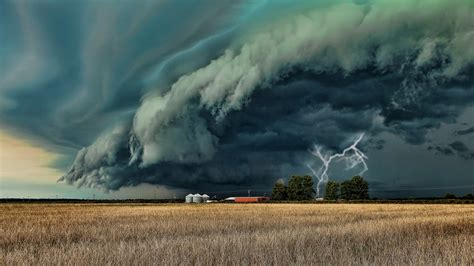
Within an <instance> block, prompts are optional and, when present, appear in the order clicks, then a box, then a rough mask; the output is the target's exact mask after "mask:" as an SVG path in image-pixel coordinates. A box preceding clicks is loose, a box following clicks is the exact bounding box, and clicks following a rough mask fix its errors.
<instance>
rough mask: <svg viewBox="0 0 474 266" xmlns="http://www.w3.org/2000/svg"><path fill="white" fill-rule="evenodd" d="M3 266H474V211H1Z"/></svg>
mask: <svg viewBox="0 0 474 266" xmlns="http://www.w3.org/2000/svg"><path fill="white" fill-rule="evenodd" d="M0 264H1V265H11V264H33V265H37V264H43V265H44V264H47V265H51V264H81V265H83V264H156V265H190V264H191V265H249V264H252V265H310V264H313V265H314V264H338V265H347V264H373V265H382V264H392V265H393V264H417V265H419V264H424V265H440V264H443V265H469V264H474V205H434V204H433V205H429V204H426V205H424V204H400V205H398V204H208V205H205V204H201V205H186V204H19V203H17V204H0Z"/></svg>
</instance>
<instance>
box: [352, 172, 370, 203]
mask: <svg viewBox="0 0 474 266" xmlns="http://www.w3.org/2000/svg"><path fill="white" fill-rule="evenodd" d="M351 183H352V189H353V191H352V194H353V197H354V199H364V200H365V199H369V183H367V181H365V180H364V178H362V176H354V177H352V179H351Z"/></svg>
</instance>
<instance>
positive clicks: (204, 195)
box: [201, 194, 209, 202]
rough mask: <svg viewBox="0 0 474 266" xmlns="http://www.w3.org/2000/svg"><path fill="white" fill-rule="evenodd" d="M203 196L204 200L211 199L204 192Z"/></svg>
mask: <svg viewBox="0 0 474 266" xmlns="http://www.w3.org/2000/svg"><path fill="white" fill-rule="evenodd" d="M201 197H202V202H206V201H208V200H209V196H208V195H206V194H203V195H202V196H201Z"/></svg>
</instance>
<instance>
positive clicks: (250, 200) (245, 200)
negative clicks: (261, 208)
mask: <svg viewBox="0 0 474 266" xmlns="http://www.w3.org/2000/svg"><path fill="white" fill-rule="evenodd" d="M231 198H233V201H234V202H236V203H257V202H265V201H269V200H270V198H269V197H263V196H256V197H231ZM231 198H227V199H226V200H228V199H231Z"/></svg>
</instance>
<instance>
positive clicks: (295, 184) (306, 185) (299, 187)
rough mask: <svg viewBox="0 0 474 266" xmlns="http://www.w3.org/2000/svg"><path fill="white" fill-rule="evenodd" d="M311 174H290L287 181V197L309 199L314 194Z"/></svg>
mask: <svg viewBox="0 0 474 266" xmlns="http://www.w3.org/2000/svg"><path fill="white" fill-rule="evenodd" d="M313 185H314V183H313V178H311V176H308V175H306V176H292V177H291V178H290V180H289V181H288V199H290V200H311V199H312V198H313V194H314V188H313Z"/></svg>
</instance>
